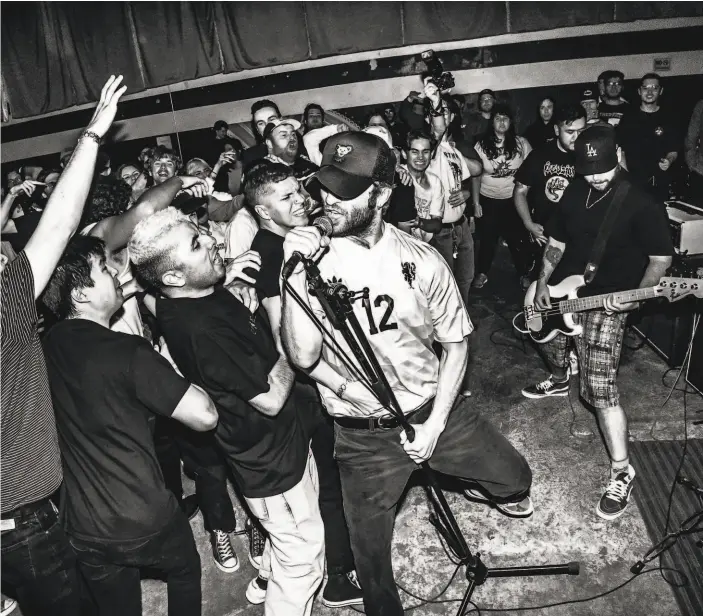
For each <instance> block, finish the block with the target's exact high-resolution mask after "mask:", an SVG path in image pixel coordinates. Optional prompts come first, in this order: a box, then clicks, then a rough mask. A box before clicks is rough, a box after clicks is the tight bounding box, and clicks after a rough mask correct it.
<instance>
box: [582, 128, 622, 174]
mask: <svg viewBox="0 0 703 616" xmlns="http://www.w3.org/2000/svg"><path fill="white" fill-rule="evenodd" d="M574 157H575V167H576V173H579V174H581V175H596V174H597V173H606V172H608V171H610V170H611V169H614V168H615V167H617V166H618V152H617V144H616V142H615V129H614V128H613V127H612V126H610V125H609V124H599V125H597V126H591V127H589V128H587V129H586V130H585V131H583V132H582V133H581V134H580V135H579V136H578V139H576V142H575V143H574Z"/></svg>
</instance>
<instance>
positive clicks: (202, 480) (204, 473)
mask: <svg viewBox="0 0 703 616" xmlns="http://www.w3.org/2000/svg"><path fill="white" fill-rule="evenodd" d="M154 446H155V449H156V457H157V459H158V460H159V465H160V466H161V472H162V473H163V475H164V482H165V483H166V487H167V488H168V489H169V490H170V491H171V492H173V494H174V495H175V497H176V499H177V500H178V501H179V502H180V501H181V499H182V498H183V481H182V478H181V459H182V460H183V465H184V466H185V468H186V470H187V471H188V472H189V473H192V474H193V475H194V477H195V492H196V494H197V496H198V504H199V505H200V510H201V511H202V512H203V518H204V520H205V528H206V529H207V530H209V531H213V530H223V531H226V532H228V533H230V532H232V531H234V530H235V529H236V527H237V519H236V517H235V515H234V508H233V507H232V500H231V499H230V496H229V492H227V474H228V469H227V466H226V464H225V462H224V459H223V458H222V455H221V453H220V450H219V448H218V446H217V444H216V443H215V438H214V431H211V432H194V431H193V430H190V429H189V428H187V427H186V426H184V425H182V424H180V423H178V422H177V421H174V420H173V419H168V418H166V417H157V418H156V428H155V430H154Z"/></svg>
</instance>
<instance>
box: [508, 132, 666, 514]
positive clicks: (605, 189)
mask: <svg viewBox="0 0 703 616" xmlns="http://www.w3.org/2000/svg"><path fill="white" fill-rule="evenodd" d="M618 154H619V148H617V146H616V143H615V131H614V129H613V128H612V127H610V126H594V127H589V128H588V129H586V130H585V131H584V132H583V133H581V134H580V135H579V137H578V138H577V139H576V143H575V146H574V160H575V169H576V173H577V174H578V175H579V176H583V177H577V178H576V179H575V180H574V181H573V182H571V183H570V184H569V188H568V189H567V190H566V191H565V193H564V195H563V197H562V199H561V202H560V206H559V209H558V210H557V211H556V213H555V215H554V216H553V217H552V218H551V219H550V221H549V223H548V224H547V227H546V229H545V233H546V235H547V236H548V237H549V241H548V243H547V247H546V249H545V252H544V257H543V259H542V269H541V271H540V275H539V279H538V281H537V292H536V295H535V306H536V308H537V309H539V310H546V309H549V308H551V306H552V304H551V301H550V297H549V290H548V288H547V284H548V283H550V284H556V283H558V282H560V281H561V280H563V279H564V278H566V277H567V276H571V275H583V274H584V272H585V269H586V265H587V263H588V262H589V261H590V259H591V254H592V251H593V243H594V241H595V240H594V238H596V237H597V236H598V232H599V229H600V227H601V224H602V222H603V219H604V218H605V216H606V213H607V212H608V210H609V208H610V205H611V203H612V201H613V196H614V193H615V192H616V190H617V189H618V188H619V187H620V186H621V184H626V187H627V192H626V193H625V196H624V200H623V202H622V205H621V206H620V211H619V212H618V216H617V219H616V220H615V223H614V225H613V227H612V231H611V233H610V235H609V238H608V241H607V243H606V247H605V251H604V253H603V256H602V258H601V261H600V264H599V266H598V268H597V271H596V274H595V277H594V278H593V280H592V281H591V282H590V283H589V284H587V285H586V286H585V287H584V288H582V289H581V291H580V296H582V297H588V296H593V295H599V294H605V293H610V294H611V295H609V296H608V298H607V299H606V300H605V302H604V304H603V308H602V309H601V308H596V309H594V310H590V311H587V312H581V313H578V314H577V315H576V318H577V321H578V322H579V323H580V324H581V325H582V326H583V333H582V334H581V335H580V336H578V337H577V338H576V348H577V351H578V356H579V364H580V372H579V379H580V393H581V398H582V399H583V401H584V402H585V403H586V404H587V405H588V406H589V407H590V408H592V409H594V410H595V415H596V418H597V420H598V425H599V427H600V429H601V432H602V433H603V436H604V439H605V443H606V447H607V450H608V455H609V456H610V477H609V480H608V483H607V485H606V488H605V490H604V492H603V495H602V497H601V499H600V501H599V503H598V506H597V508H596V513H597V514H598V516H600V517H601V518H603V519H605V520H614V519H615V518H617V517H619V516H620V515H622V513H623V512H624V511H625V508H626V507H627V504H628V500H629V497H630V493H631V491H632V488H633V481H634V478H635V470H634V469H633V468H632V466H631V465H630V463H629V457H628V444H627V438H628V434H627V417H626V415H625V411H624V410H623V407H622V406H621V405H620V396H619V392H618V388H617V385H616V379H617V369H618V363H619V360H620V352H621V350H622V340H623V334H624V331H625V321H626V319H627V313H628V312H629V311H631V310H635V309H636V308H637V307H638V302H629V303H620V302H617V301H616V300H615V299H614V297H613V295H612V293H614V292H617V291H625V290H628V289H634V288H643V287H650V286H653V285H656V284H657V283H658V282H659V279H660V278H661V277H662V276H663V275H664V273H665V272H666V269H667V268H668V267H669V265H670V264H671V255H672V254H673V247H672V243H671V234H670V233H669V225H668V221H667V218H666V213H665V212H664V210H663V208H662V207H661V206H659V205H658V204H657V202H656V201H655V200H654V199H652V197H651V196H649V195H648V194H647V193H646V192H645V191H644V190H642V189H641V188H639V187H638V186H636V185H634V184H630V180H629V178H628V176H627V173H626V172H623V171H622V170H621V169H620V167H619V166H618ZM541 348H542V349H543V350H544V353H543V356H544V357H545V359H546V360H547V362H548V364H549V366H550V369H551V374H550V376H549V377H548V378H547V379H546V380H545V381H543V382H541V383H537V384H536V385H530V386H529V387H526V388H525V389H523V390H522V394H523V395H524V396H525V397H527V398H545V397H548V396H567V395H568V393H569V373H568V361H567V351H568V337H567V336H565V335H564V334H558V335H557V337H556V338H554V339H553V340H552V341H550V342H548V343H546V344H543V345H541Z"/></svg>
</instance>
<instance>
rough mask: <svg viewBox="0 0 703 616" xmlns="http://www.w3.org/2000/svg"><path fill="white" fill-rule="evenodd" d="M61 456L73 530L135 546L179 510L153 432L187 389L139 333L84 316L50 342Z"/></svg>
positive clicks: (64, 324)
mask: <svg viewBox="0 0 703 616" xmlns="http://www.w3.org/2000/svg"><path fill="white" fill-rule="evenodd" d="M43 342H44V354H45V356H46V365H47V371H48V373H49V383H50V386H51V394H52V398H53V402H54V410H55V412H56V427H57V429H58V434H59V444H60V447H61V454H62V458H63V469H64V487H65V491H64V497H63V500H62V503H61V504H62V507H64V508H65V512H66V528H67V530H68V532H69V533H71V534H75V535H81V536H84V537H99V538H105V539H110V540H115V539H126V540H127V539H139V538H142V537H147V536H149V535H152V534H154V533H155V532H156V531H158V530H159V529H161V528H163V525H164V523H165V521H166V520H168V519H169V518H170V517H171V515H173V513H174V512H175V511H176V508H177V507H178V504H177V502H176V499H175V497H174V496H173V494H172V493H171V492H170V491H169V490H167V489H166V486H165V485H164V479H163V476H162V474H161V467H160V466H159V463H158V461H157V459H156V454H155V453H154V441H153V437H152V433H151V430H150V426H149V418H150V417H152V416H153V415H152V413H156V414H158V415H163V416H166V417H170V416H171V415H172V414H173V411H174V410H175V409H176V407H177V406H178V404H179V402H180V401H181V398H183V396H184V395H185V393H186V391H187V390H188V387H189V386H190V384H189V383H188V382H187V381H186V380H185V379H183V377H181V376H180V375H179V374H178V373H176V371H175V370H174V369H173V367H172V366H171V364H169V362H168V361H166V360H165V359H164V358H163V357H161V355H159V354H158V353H157V352H156V351H154V349H152V348H151V346H150V345H149V343H148V342H147V341H146V340H144V339H143V338H141V337H140V336H133V335H130V334H122V333H119V332H113V331H111V330H109V329H107V328H106V327H103V326H101V325H98V324H97V323H94V322H92V321H88V320H85V319H69V320H66V321H61V322H60V323H57V324H56V325H55V326H54V327H53V328H52V329H51V331H50V332H49V333H48V334H47V335H46V337H45V338H44V341H43Z"/></svg>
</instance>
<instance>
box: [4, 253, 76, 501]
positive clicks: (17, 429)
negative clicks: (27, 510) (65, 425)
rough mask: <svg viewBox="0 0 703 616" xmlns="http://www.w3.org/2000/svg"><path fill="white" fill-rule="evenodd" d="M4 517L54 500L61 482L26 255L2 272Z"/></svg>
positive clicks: (18, 258) (48, 392) (30, 268)
mask: <svg viewBox="0 0 703 616" xmlns="http://www.w3.org/2000/svg"><path fill="white" fill-rule="evenodd" d="M0 301H2V307H1V312H2V321H1V325H2V334H1V336H0V338H1V340H2V365H1V370H0V372H1V373H2V383H1V385H2V407H1V409H2V423H1V425H0V440H1V441H2V442H1V443H0V445H1V446H2V452H1V454H0V473H1V474H2V489H1V493H0V501H1V503H2V506H1V509H2V512H3V513H6V512H8V511H12V510H13V509H16V508H17V507H20V506H22V505H27V504H29V503H33V502H35V501H38V500H41V499H43V498H46V497H47V496H50V495H51V494H53V493H54V492H55V491H56V490H57V489H58V487H59V485H60V484H61V480H62V478H63V474H62V470H61V454H60V451H59V442H58V438H57V435H56V421H55V419H54V409H53V406H52V404H51V392H50V390H49V380H48V377H47V373H46V364H45V362H44V353H43V351H42V347H41V343H40V342H39V335H38V333H37V318H38V316H37V307H36V302H35V301H34V276H33V274H32V267H31V265H30V263H29V259H28V258H27V255H26V253H25V252H24V251H22V252H20V254H19V256H18V257H17V258H16V259H15V260H14V261H13V262H12V263H10V264H9V265H8V266H7V267H6V268H5V269H4V270H3V272H2V278H1V282H0Z"/></svg>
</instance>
